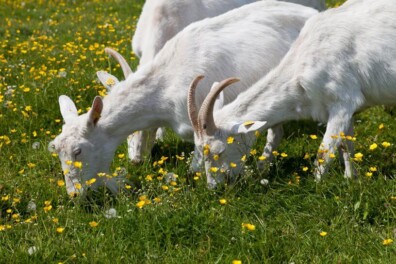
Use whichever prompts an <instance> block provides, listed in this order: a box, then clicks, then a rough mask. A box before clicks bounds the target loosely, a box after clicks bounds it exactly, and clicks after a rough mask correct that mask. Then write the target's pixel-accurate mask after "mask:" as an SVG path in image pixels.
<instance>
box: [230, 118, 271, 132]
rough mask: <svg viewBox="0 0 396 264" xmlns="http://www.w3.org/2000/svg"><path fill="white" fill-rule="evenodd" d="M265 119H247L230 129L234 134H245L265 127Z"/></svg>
mask: <svg viewBox="0 0 396 264" xmlns="http://www.w3.org/2000/svg"><path fill="white" fill-rule="evenodd" d="M266 124H267V122H266V121H247V122H244V123H239V124H236V125H234V126H233V128H232V130H233V133H235V134H247V133H250V132H254V131H257V130H259V131H261V130H263V129H265V128H266Z"/></svg>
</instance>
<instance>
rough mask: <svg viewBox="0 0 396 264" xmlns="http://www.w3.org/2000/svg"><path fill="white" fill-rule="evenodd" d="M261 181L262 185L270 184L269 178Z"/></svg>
mask: <svg viewBox="0 0 396 264" xmlns="http://www.w3.org/2000/svg"><path fill="white" fill-rule="evenodd" d="M260 183H261V185H264V186H267V185H268V184H269V180H267V179H262V180H261V181H260Z"/></svg>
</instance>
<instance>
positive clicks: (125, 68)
mask: <svg viewBox="0 0 396 264" xmlns="http://www.w3.org/2000/svg"><path fill="white" fill-rule="evenodd" d="M105 52H106V53H107V54H109V55H110V56H112V57H113V58H114V59H115V60H116V61H117V62H118V63H119V64H120V65H121V69H122V72H123V73H124V76H125V79H126V78H128V76H129V75H130V74H132V69H131V67H129V65H128V63H127V62H126V60H125V59H124V57H122V55H121V54H120V53H118V52H117V51H115V50H113V49H112V48H105Z"/></svg>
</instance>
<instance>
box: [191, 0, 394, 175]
mask: <svg viewBox="0 0 396 264" xmlns="http://www.w3.org/2000/svg"><path fill="white" fill-rule="evenodd" d="M395 14H396V5H395V2H394V0H376V1H372V0H349V1H347V2H346V3H345V4H344V5H343V6H341V7H339V8H336V9H331V10H328V11H325V12H323V13H320V14H318V15H316V16H314V17H312V18H310V19H309V20H308V21H307V23H306V25H305V26H304V28H303V29H302V31H301V33H300V36H299V37H298V38H297V40H296V41H295V43H294V44H293V45H292V47H291V49H290V51H289V52H288V53H287V54H286V55H285V57H284V58H283V59H282V61H281V63H280V64H279V65H278V66H277V67H276V68H275V69H274V70H272V71H271V72H270V73H269V74H268V75H267V76H265V77H264V78H262V79H261V80H260V81H258V82H257V83H256V84H254V85H253V86H252V87H251V88H250V89H248V90H247V91H245V92H243V93H242V94H240V95H239V96H238V97H237V98H236V100H235V101H234V102H232V103H230V104H228V105H226V106H225V107H223V108H222V109H221V110H219V111H217V112H215V113H214V120H215V123H216V126H217V128H218V130H217V131H216V133H215V135H214V136H211V137H206V138H197V137H196V139H195V140H196V141H195V144H196V148H198V149H200V150H201V151H202V149H203V148H204V146H205V145H206V144H209V145H210V146H212V145H215V146H216V147H215V149H220V150H222V151H220V152H219V153H215V154H218V155H219V157H220V158H219V159H218V160H217V161H215V160H213V158H211V157H212V156H209V157H207V158H206V170H207V171H208V173H209V176H211V175H210V171H209V169H210V167H213V166H216V167H219V168H223V169H224V170H230V172H231V174H236V173H238V172H239V171H240V169H241V167H242V166H243V163H242V162H240V158H241V156H242V155H244V154H247V153H248V150H249V149H250V147H251V145H252V144H253V142H254V141H255V137H254V135H253V133H254V132H255V131H256V130H263V129H266V128H268V127H273V126H276V125H279V124H282V123H283V122H286V121H290V120H299V119H312V120H315V121H318V122H321V123H327V128H326V133H325V135H324V137H323V141H322V144H321V146H320V148H319V152H318V159H317V167H316V171H315V177H316V179H317V180H320V178H321V176H322V175H323V174H325V173H326V171H327V169H328V164H329V162H331V160H332V159H331V157H330V154H332V153H335V151H336V149H337V148H338V147H340V148H343V149H344V150H345V151H346V153H344V154H343V155H344V156H348V151H352V149H353V145H352V142H351V141H348V140H347V141H346V142H347V143H346V146H345V145H344V144H343V142H342V140H341V137H340V134H341V133H345V135H351V134H352V133H353V130H352V121H353V120H352V118H353V115H354V113H356V112H359V111H362V110H364V109H366V108H368V107H371V106H375V105H390V106H392V105H396V45H395V43H396V16H395ZM242 79H243V78H242ZM230 89H232V88H230ZM225 91H226V90H225ZM248 120H261V121H256V122H255V123H254V125H251V126H245V125H243V122H244V121H248ZM230 135H232V136H234V137H235V138H236V141H241V142H242V143H241V144H232V145H228V144H227V143H226V138H227V137H228V136H230ZM219 146H220V147H219ZM213 152H215V151H213ZM319 159H320V160H321V162H318V160H319ZM344 159H345V161H346V164H345V166H346V173H345V175H346V176H347V177H350V176H351V175H353V171H352V170H353V168H352V165H351V164H350V161H349V158H345V157H344ZM230 162H235V163H238V167H237V168H236V169H235V170H233V169H230V168H229V167H230V166H229V163H230Z"/></svg>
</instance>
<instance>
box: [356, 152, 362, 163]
mask: <svg viewBox="0 0 396 264" xmlns="http://www.w3.org/2000/svg"><path fill="white" fill-rule="evenodd" d="M354 160H355V161H362V160H363V154H362V153H360V152H358V153H356V154H355V156H354Z"/></svg>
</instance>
